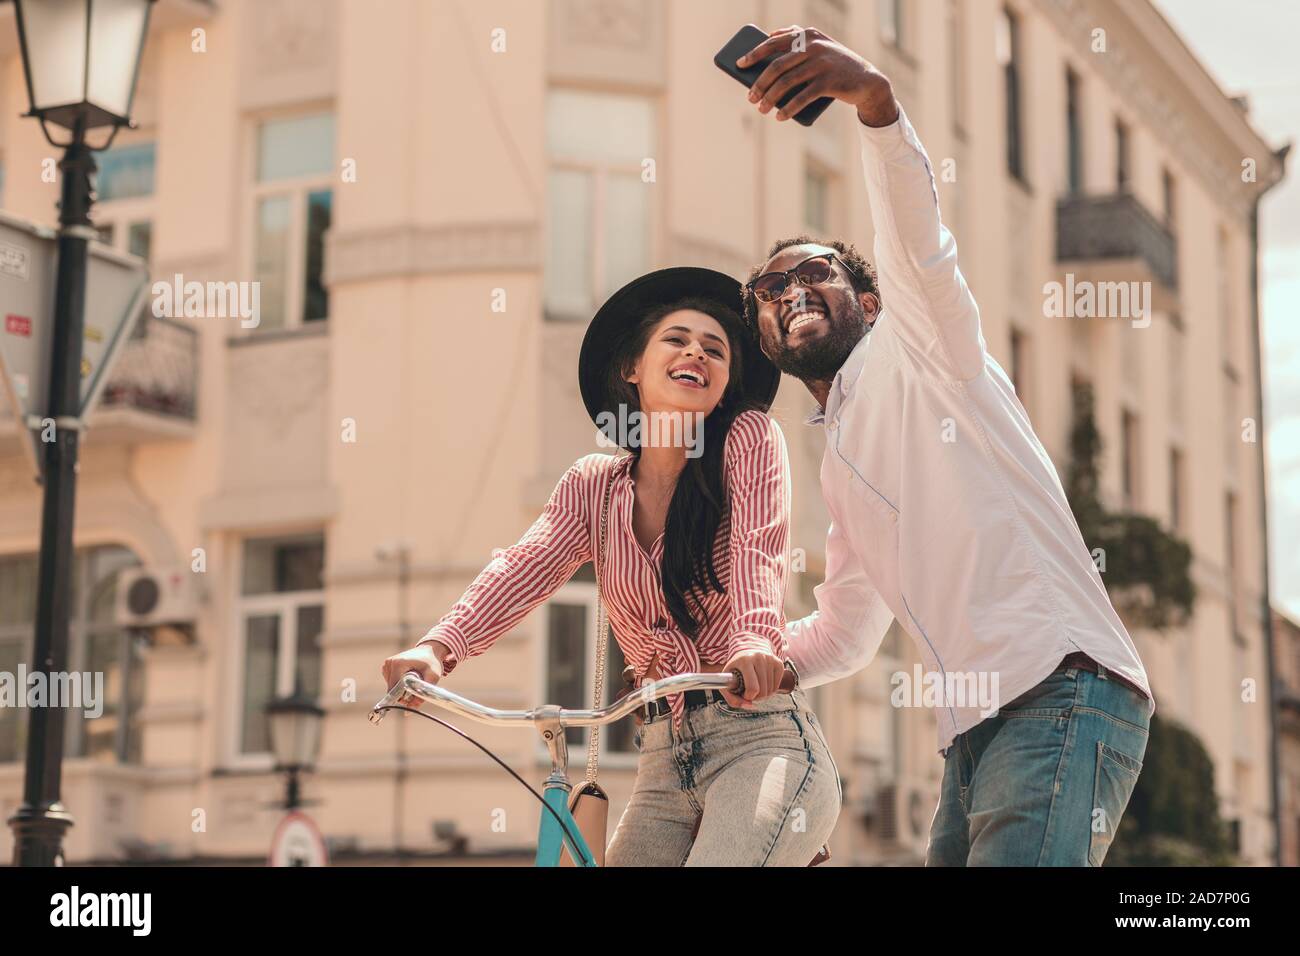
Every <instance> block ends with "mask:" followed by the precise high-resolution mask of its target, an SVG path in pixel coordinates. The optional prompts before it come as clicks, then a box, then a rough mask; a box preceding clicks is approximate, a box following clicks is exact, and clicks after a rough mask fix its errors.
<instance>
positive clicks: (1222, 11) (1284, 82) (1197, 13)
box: [1153, 0, 1300, 621]
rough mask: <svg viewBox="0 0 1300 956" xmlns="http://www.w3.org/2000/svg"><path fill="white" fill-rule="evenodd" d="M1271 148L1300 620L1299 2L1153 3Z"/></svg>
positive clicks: (1270, 358) (1290, 557) (1273, 503)
mask: <svg viewBox="0 0 1300 956" xmlns="http://www.w3.org/2000/svg"><path fill="white" fill-rule="evenodd" d="M1153 2H1154V3H1155V5H1156V7H1157V8H1158V9H1159V10H1160V12H1161V13H1163V14H1164V16H1165V19H1167V20H1168V21H1169V22H1170V23H1171V24H1173V26H1174V27H1175V29H1177V30H1178V32H1179V33H1181V34H1182V37H1183V40H1184V41H1185V42H1186V43H1187V45H1188V46H1189V47H1190V48H1191V50H1192V52H1194V53H1195V54H1196V55H1197V57H1198V58H1199V59H1200V61H1201V62H1202V63H1203V64H1204V65H1205V67H1206V69H1208V70H1209V72H1210V74H1211V75H1212V76H1213V77H1214V78H1215V79H1216V80H1218V82H1219V86H1220V87H1222V89H1223V90H1224V91H1225V92H1226V93H1229V94H1232V95H1236V94H1239V93H1244V94H1245V95H1246V96H1247V97H1248V99H1249V101H1250V119H1251V123H1252V124H1253V125H1254V127H1255V129H1256V130H1257V131H1258V132H1259V133H1260V134H1261V135H1262V136H1263V137H1264V139H1266V140H1267V141H1268V142H1269V143H1270V144H1271V145H1272V146H1274V147H1277V146H1281V145H1282V144H1283V143H1285V142H1287V141H1291V142H1293V143H1295V144H1296V146H1295V148H1294V149H1293V150H1292V152H1291V155H1290V156H1289V157H1288V158H1287V177H1286V179H1285V180H1283V182H1282V183H1281V185H1279V186H1276V187H1274V188H1273V191H1272V192H1270V193H1269V194H1268V196H1267V197H1266V198H1265V200H1264V202H1263V204H1262V205H1261V207H1260V245H1261V248H1260V310H1261V316H1260V319H1261V326H1262V329H1261V336H1262V338H1263V351H1264V383H1265V392H1264V421H1265V427H1266V437H1265V447H1266V451H1267V453H1268V495H1269V517H1270V521H1269V545H1270V557H1269V564H1270V572H1271V573H1270V578H1271V590H1272V595H1271V596H1272V599H1273V606H1274V607H1276V608H1277V609H1278V610H1280V611H1282V612H1283V613H1285V614H1287V615H1288V616H1290V617H1291V618H1292V619H1293V620H1298V621H1300V322H1297V316H1300V64H1298V63H1297V56H1296V48H1295V44H1296V39H1297V38H1300V3H1298V2H1296V0H1232V2H1230V3H1229V2H1224V0H1153Z"/></svg>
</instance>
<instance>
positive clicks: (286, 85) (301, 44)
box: [240, 0, 338, 109]
mask: <svg viewBox="0 0 1300 956" xmlns="http://www.w3.org/2000/svg"><path fill="white" fill-rule="evenodd" d="M243 33H244V43H243V50H242V54H243V55H242V63H241V66H242V69H241V71H240V72H241V81H242V82H241V83H240V93H241V96H240V101H241V104H242V106H243V107H244V108H246V109H258V108H263V107H270V106H277V105H282V104H289V103H302V102H305V101H308V100H321V99H330V98H332V97H333V96H334V93H335V89H336V87H337V85H338V3H337V0H259V2H258V3H257V4H248V5H247V6H246V7H245V16H244V29H243Z"/></svg>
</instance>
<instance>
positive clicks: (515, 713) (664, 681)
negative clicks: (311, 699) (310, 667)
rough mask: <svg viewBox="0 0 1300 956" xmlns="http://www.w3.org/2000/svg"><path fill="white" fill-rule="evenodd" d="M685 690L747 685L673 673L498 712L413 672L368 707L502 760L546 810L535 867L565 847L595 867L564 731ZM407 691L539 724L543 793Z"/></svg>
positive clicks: (474, 713)
mask: <svg viewBox="0 0 1300 956" xmlns="http://www.w3.org/2000/svg"><path fill="white" fill-rule="evenodd" d="M794 686H795V679H794V674H793V672H791V671H789V670H787V671H786V676H785V679H784V680H783V681H782V684H781V687H780V691H781V692H782V693H790V692H791V691H792V690H793V689H794ZM688 690H729V691H732V692H733V693H736V694H743V693H744V692H745V685H744V681H743V680H742V679H741V675H740V672H739V671H730V672H719V673H714V674H675V675H673V676H672V677H663V678H660V679H659V680H656V681H652V682H649V683H646V684H643V685H642V686H641V687H638V688H635V689H633V690H631V691H629V692H628V693H627V694H626V695H625V696H624V697H623V698H621V699H620V700H618V701H616V702H614V703H612V704H608V705H606V706H605V707H600V708H597V709H595V710H568V709H566V708H563V707H560V706H558V705H556V704H544V705H542V706H541V707H535V708H533V709H532V710H499V709H497V708H495V707H486V706H484V705H483V704H480V703H477V702H476V701H472V700H470V699H469V698H468V697H462V696H460V695H459V694H457V693H455V692H453V691H449V690H447V689H446V688H445V687H441V686H439V685H437V684H430V683H429V682H428V681H423V680H421V679H420V678H419V676H418V675H417V674H415V673H413V672H412V673H408V674H405V675H403V677H402V679H401V680H399V681H398V682H397V683H396V684H394V685H393V686H392V688H391V689H390V690H389V691H388V693H387V694H385V695H384V697H383V699H381V700H380V701H379V703H377V704H375V706H374V708H373V709H372V710H371V711H370V722H371V723H374V724H377V723H379V722H380V721H381V720H383V719H384V714H385V713H386V712H387V711H389V710H405V711H409V712H411V713H413V714H419V715H420V716H421V717H427V718H428V719H429V720H432V721H434V722H435V723H438V724H441V725H442V726H444V727H446V728H448V729H449V730H452V731H454V732H455V733H457V734H459V735H460V736H462V737H464V738H465V739H466V740H468V741H469V742H470V743H472V744H474V745H475V746H476V747H478V748H479V749H480V750H482V751H483V752H484V753H486V754H487V755H488V756H489V757H491V758H492V759H493V760H495V761H496V762H497V763H498V764H500V765H501V767H502V769H504V770H505V771H506V772H507V773H509V774H510V775H511V776H512V777H514V778H515V780H517V781H518V782H519V783H520V784H521V785H522V786H524V787H526V788H527V789H528V791H529V792H530V793H531V794H532V795H533V796H534V797H536V798H537V800H539V801H540V802H541V804H542V807H543V810H544V812H542V813H541V815H540V819H539V821H538V829H537V858H536V862H535V865H536V866H559V865H560V855H561V853H563V851H564V847H565V846H566V845H567V846H568V848H569V854H570V856H571V857H572V859H573V860H574V861H575V862H577V864H578V865H579V866H595V865H596V861H595V859H594V858H593V857H592V854H591V849H590V848H589V847H588V846H587V844H586V842H585V841H584V840H583V838H582V832H581V831H580V830H579V829H578V824H577V823H576V822H575V821H574V819H573V815H572V814H570V813H569V801H568V796H569V793H570V792H571V790H572V785H571V784H570V783H569V774H568V770H569V746H568V741H567V740H566V739H565V734H564V731H565V729H566V728H568V727H591V728H597V727H603V726H605V725H606V724H612V723H613V722H614V721H616V720H622V719H623V718H624V717H626V716H628V715H629V714H631V713H632V712H633V711H634V710H636V709H637V708H638V707H643V706H645V705H647V704H650V703H651V702H653V701H655V700H658V699H659V698H661V697H666V696H668V695H669V694H678V693H685V692H686V691H688ZM408 695H409V696H411V697H415V698H417V699H419V700H423V701H428V702H429V703H431V704H435V705H436V706H438V707H442V708H445V709H446V710H450V711H452V712H454V713H457V714H460V715H461V716H462V717H468V718H469V719H470V720H476V721H478V722H479V723H484V724H493V725H495V726H527V725H532V726H535V727H537V730H538V733H540V734H541V735H542V740H543V741H544V742H545V744H546V749H547V752H548V753H549V754H550V757H551V772H550V774H549V775H548V776H547V778H546V780H545V782H544V783H543V784H542V793H538V792H537V791H536V790H535V789H533V787H532V786H530V785H529V784H528V783H527V782H526V781H525V780H524V779H523V778H522V777H520V776H519V774H517V773H515V772H514V771H513V770H512V769H510V767H508V766H506V764H505V762H504V761H503V760H501V758H500V757H498V756H497V755H496V754H494V753H492V751H490V750H488V749H487V748H486V747H484V746H483V745H482V744H480V743H479V742H478V741H477V740H474V739H473V738H472V737H470V736H469V735H468V734H466V733H464V732H463V731H461V730H460V729H459V728H457V727H455V726H453V725H452V724H449V723H447V722H446V721H444V720H440V719H439V718H437V717H434V716H433V715H431V714H426V713H425V712H424V711H422V710H420V709H419V708H418V707H407V706H405V705H403V704H400V703H398V702H399V701H401V700H402V699H403V698H404V697H406V696H408Z"/></svg>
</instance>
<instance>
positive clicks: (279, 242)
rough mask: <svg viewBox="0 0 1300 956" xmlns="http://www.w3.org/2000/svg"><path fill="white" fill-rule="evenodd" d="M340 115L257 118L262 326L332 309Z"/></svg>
mask: <svg viewBox="0 0 1300 956" xmlns="http://www.w3.org/2000/svg"><path fill="white" fill-rule="evenodd" d="M333 179H334V116H333V115H332V114H330V113H320V114H315V115H311V116H297V117H293V118H291V119H276V120H266V121H263V122H261V123H259V124H258V126H257V134H256V157H255V160H254V184H253V190H252V193H253V209H252V213H251V216H252V223H253V228H252V232H253V242H252V250H253V263H252V271H253V275H254V277H255V279H256V281H258V282H259V283H261V289H260V296H261V299H260V306H261V318H260V322H259V324H258V326H257V328H258V329H260V330H273V329H284V328H293V327H297V326H300V325H302V324H304V323H307V322H316V321H320V320H321V319H325V318H328V317H329V293H328V291H327V290H326V288H325V283H324V278H323V275H322V267H323V265H324V261H325V255H324V252H325V233H326V231H327V230H328V229H329V227H330V221H331V216H332V211H333V201H334V191H333Z"/></svg>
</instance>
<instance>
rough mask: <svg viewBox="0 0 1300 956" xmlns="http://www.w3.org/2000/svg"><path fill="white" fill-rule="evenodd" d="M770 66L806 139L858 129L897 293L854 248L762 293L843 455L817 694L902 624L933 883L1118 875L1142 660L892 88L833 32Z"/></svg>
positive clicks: (807, 35)
mask: <svg viewBox="0 0 1300 956" xmlns="http://www.w3.org/2000/svg"><path fill="white" fill-rule="evenodd" d="M769 56H775V59H774V60H773V61H772V62H771V63H770V64H769V65H768V66H767V67H766V69H765V70H764V71H763V73H762V74H761V75H760V77H759V79H758V80H757V81H756V82H755V84H754V86H753V88H752V90H751V92H750V100H751V102H754V103H755V104H756V106H757V108H758V110H759V112H760V113H763V114H770V113H772V112H773V110H774V109H777V110H778V111H777V112H776V119H777V120H782V121H783V120H786V119H788V118H789V117H791V116H794V115H795V114H797V113H798V112H799V111H800V110H801V109H803V107H804V106H806V105H807V104H809V103H811V102H812V101H814V100H816V99H818V98H819V97H822V96H830V97H834V98H835V99H838V100H842V101H843V102H845V103H848V104H849V105H851V106H853V107H854V108H855V109H856V110H857V114H858V121H859V122H858V124H857V125H858V129H859V133H860V135H861V139H862V168H863V172H864V175H865V177H866V186H867V195H868V197H869V200H870V203H871V218H872V222H873V224H874V227H875V233H876V240H875V259H876V265H877V267H878V268H879V284H878V285H877V281H876V274H875V273H874V272H873V271H872V269H871V267H870V266H868V265H867V263H866V262H864V261H863V259H862V257H861V256H860V255H858V253H857V252H856V250H854V249H853V247H852V246H849V245H846V244H844V243H840V242H829V243H819V242H814V241H811V240H809V239H807V238H806V237H799V238H797V239H792V240H786V241H783V242H778V243H777V244H776V245H775V246H774V247H773V249H772V252H771V254H770V258H768V260H767V261H766V262H765V263H763V264H761V265H759V266H758V267H756V268H755V270H754V272H753V275H752V276H751V279H750V282H749V283H748V284H747V286H746V315H747V318H749V320H750V321H751V323H752V325H753V327H754V328H755V329H756V332H757V334H758V336H759V340H760V343H761V344H762V347H763V351H764V352H765V353H766V354H767V355H768V357H769V358H771V359H772V361H773V362H775V363H776V365H777V366H778V367H780V368H781V369H782V370H783V371H785V372H787V373H789V374H791V375H794V376H796V377H797V378H799V379H801V380H802V381H803V383H804V384H805V385H806V386H807V388H808V390H809V391H810V392H811V393H812V394H813V396H814V398H816V400H817V402H818V405H819V406H820V408H819V409H818V411H817V412H816V413H815V415H814V416H813V418H812V419H810V423H812V424H821V425H822V426H823V427H824V429H825V434H826V451H825V455H824V457H823V459H822V469H821V479H822V490H823V493H824V495H825V497H826V504H827V506H828V509H829V511H830V514H831V518H832V524H831V527H830V531H829V535H828V538H827V541H826V579H825V583H823V584H822V585H821V586H820V587H818V588H817V589H816V596H817V605H818V609H817V611H816V613H814V614H812V615H810V616H809V617H807V618H804V619H803V620H801V621H797V622H793V623H791V624H790V626H789V629H790V638H791V656H792V658H793V660H794V663H795V665H796V667H797V668H798V670H799V672H800V675H801V679H802V683H803V685H804V686H816V685H817V684H822V683H825V682H827V681H831V680H834V679H836V678H840V677H845V676H847V675H849V674H852V673H854V672H856V671H858V670H860V669H861V668H862V667H864V666H866V664H867V663H868V662H869V661H870V660H871V658H872V657H873V656H874V655H875V653H876V650H877V648H878V647H879V646H880V642H881V640H882V639H883V638H884V635H885V631H886V629H887V628H888V626H889V624H890V622H891V621H892V620H893V619H895V618H896V619H897V620H898V621H899V623H900V625H901V626H902V628H903V629H904V630H906V631H907V632H908V633H909V634H910V635H911V636H912V638H913V639H914V640H915V642H916V644H917V647H918V649H919V650H920V654H921V657H922V659H923V661H924V665H925V670H926V672H927V678H934V679H935V684H936V685H937V686H938V687H939V688H940V690H941V691H942V693H940V694H939V695H938V697H937V706H936V709H935V713H936V716H937V718H938V725H939V727H938V730H939V750H940V753H941V754H943V756H944V759H945V765H944V777H943V785H942V791H941V795H940V799H939V806H938V808H937V810H936V812H935V816H934V820H933V822H932V824H931V827H930V845H929V848H928V851H927V855H926V863H927V865H958V866H960V865H972V866H973V865H1026V866H1035V865H1037V866H1051V865H1062V866H1084V865H1094V866H1096V865H1100V864H1101V862H1102V859H1103V858H1104V857H1105V855H1106V851H1107V849H1108V847H1109V845H1110V841H1111V838H1112V836H1113V835H1114V833H1115V828H1116V826H1117V825H1118V823H1119V820H1120V816H1121V815H1122V814H1123V812H1124V808H1125V806H1126V805H1127V803H1128V800H1129V797H1130V795H1131V794H1132V791H1133V785H1134V783H1135V782H1136V780H1137V775H1138V772H1139V771H1140V770H1141V767H1142V763H1141V762H1142V758H1143V755H1144V754H1145V752H1146V743H1147V731H1148V727H1149V723H1150V717H1151V714H1152V713H1154V711H1155V702H1154V698H1153V696H1152V694H1151V691H1150V688H1149V686H1148V683H1147V677H1146V672H1145V670H1144V669H1143V667H1142V662H1141V660H1140V659H1139V658H1138V654H1137V650H1136V648H1135V647H1134V645H1133V642H1132V640H1131V639H1130V638H1129V635H1128V633H1127V632H1126V631H1125V629H1124V625H1123V624H1122V623H1121V621H1120V619H1119V617H1118V615H1117V614H1116V613H1115V611H1114V609H1113V607H1112V606H1111V604H1110V601H1109V599H1108V598H1107V595H1106V591H1105V588H1104V587H1103V585H1102V582H1101V577H1100V575H1099V574H1098V573H1097V569H1096V567H1095V566H1094V564H1093V561H1092V556H1091V555H1090V553H1089V551H1088V548H1087V546H1086V545H1085V544H1084V542H1083V539H1082V536H1081V535H1080V533H1079V527H1078V524H1077V523H1076V522H1075V520H1074V516H1073V515H1072V514H1071V512H1070V508H1069V505H1068V504H1067V502H1066V498H1065V492H1064V490H1063V489H1062V487H1061V482H1060V479H1059V477H1058V476H1057V473H1056V470H1055V468H1054V467H1053V465H1052V462H1051V460H1050V459H1049V458H1048V455H1047V452H1046V451H1045V450H1044V449H1043V446H1042V444H1041V443H1040V442H1039V440H1038V438H1037V436H1036V435H1035V434H1034V431H1033V428H1032V427H1031V425H1030V422H1029V418H1028V416H1027V415H1026V413H1025V410H1024V408H1023V406H1022V405H1021V404H1020V402H1019V401H1018V400H1017V398H1016V394H1015V389H1014V387H1013V386H1012V384H1011V382H1010V380H1009V379H1008V377H1007V375H1006V373H1005V372H1004V371H1003V370H1002V368H1001V367H1000V366H999V365H998V363H997V362H996V361H994V360H993V358H992V357H991V356H990V355H989V354H988V351H987V349H986V348H985V344H984V338H983V336H982V334H981V331H980V321H979V310H978V308H977V307H976V304H975V300H974V298H973V297H972V296H971V293H970V291H969V289H967V287H966V282H965V280H964V279H963V278H962V274H961V271H960V270H959V269H958V268H957V248H956V244H955V242H954V241H953V237H952V234H951V233H950V232H949V231H948V229H947V228H946V227H945V226H944V225H943V223H942V222H941V220H940V216H939V208H938V192H937V190H936V189H935V184H934V175H933V172H932V170H931V168H930V162H929V159H928V157H927V156H926V153H925V151H924V149H923V148H922V147H921V144H920V141H919V140H918V139H917V136H916V132H915V130H914V129H913V128H912V125H911V123H910V122H908V119H907V116H906V114H905V113H904V112H903V110H902V108H901V107H900V105H899V104H898V103H897V101H896V100H895V98H894V94H893V91H892V89H891V87H890V83H889V80H888V79H887V78H886V77H885V76H884V75H882V74H881V73H880V71H878V70H877V69H876V68H875V67H873V66H872V65H871V64H869V63H867V62H866V61H865V60H863V59H862V58H861V57H860V56H858V55H857V54H856V53H854V52H853V51H851V50H849V49H847V48H845V47H844V46H842V45H841V44H839V43H836V42H835V41H834V40H832V39H831V38H830V37H827V36H825V35H824V34H822V33H819V32H818V31H816V30H811V29H801V28H799V27H789V28H787V29H784V30H780V31H778V32H776V33H775V34H773V35H772V36H771V37H770V38H769V39H767V40H765V41H764V42H763V43H761V44H760V45H759V46H757V47H756V48H755V49H754V50H752V51H750V53H748V54H747V55H746V56H744V57H742V58H741V59H740V60H739V61H738V65H739V66H741V67H745V66H748V65H750V64H752V63H757V62H760V61H762V60H764V59H765V58H767V57H769ZM800 83H805V84H807V85H806V87H805V88H804V90H803V91H802V92H801V93H800V94H799V95H798V96H796V97H795V98H794V99H793V100H792V101H791V102H790V103H788V104H786V105H785V107H783V108H777V107H776V104H777V103H779V102H780V100H781V99H782V98H783V97H784V96H785V94H786V93H787V92H788V91H789V90H790V89H792V88H793V87H794V86H797V85H798V84H800ZM976 689H979V690H980V691H988V690H989V689H992V690H993V691H994V693H993V695H992V696H993V697H994V698H996V699H992V700H989V699H987V698H988V694H987V693H979V692H977V691H976Z"/></svg>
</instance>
